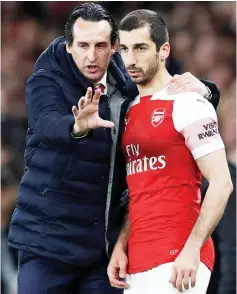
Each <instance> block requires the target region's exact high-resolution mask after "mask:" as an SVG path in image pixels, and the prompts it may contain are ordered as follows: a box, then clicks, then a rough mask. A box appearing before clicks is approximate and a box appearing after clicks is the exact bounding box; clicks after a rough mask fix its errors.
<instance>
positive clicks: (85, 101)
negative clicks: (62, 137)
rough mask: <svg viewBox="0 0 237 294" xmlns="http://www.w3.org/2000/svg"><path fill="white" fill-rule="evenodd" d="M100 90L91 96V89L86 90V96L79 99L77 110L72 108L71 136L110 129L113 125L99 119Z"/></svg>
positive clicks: (74, 107)
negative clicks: (72, 124)
mask: <svg viewBox="0 0 237 294" xmlns="http://www.w3.org/2000/svg"><path fill="white" fill-rule="evenodd" d="M100 94H101V91H100V89H98V90H96V91H95V93H94V95H93V96H92V88H90V87H89V88H88V89H87V91H86V95H85V96H83V97H81V99H80V100H79V102H78V109H77V108H76V106H73V107H72V112H73V115H74V118H75V124H74V126H73V131H72V133H73V135H75V136H80V135H83V134H85V133H87V132H88V131H89V130H91V129H96V128H100V127H104V128H112V127H114V123H113V122H111V121H108V120H103V119H102V118H100V117H99V112H98V110H99V101H100Z"/></svg>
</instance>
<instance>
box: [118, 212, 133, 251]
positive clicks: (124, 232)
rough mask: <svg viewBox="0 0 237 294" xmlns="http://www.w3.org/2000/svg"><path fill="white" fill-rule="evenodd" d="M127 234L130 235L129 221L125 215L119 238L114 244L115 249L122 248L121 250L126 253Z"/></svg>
mask: <svg viewBox="0 0 237 294" xmlns="http://www.w3.org/2000/svg"><path fill="white" fill-rule="evenodd" d="M129 234H130V221H129V218H128V213H127V214H126V216H125V218H124V224H123V227H122V229H121V231H120V234H119V237H118V240H117V242H116V245H115V247H117V248H122V249H123V250H125V251H126V249H127V245H128V238H129Z"/></svg>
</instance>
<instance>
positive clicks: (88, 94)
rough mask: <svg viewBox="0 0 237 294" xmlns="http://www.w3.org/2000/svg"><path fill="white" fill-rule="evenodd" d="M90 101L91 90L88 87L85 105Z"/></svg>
mask: <svg viewBox="0 0 237 294" xmlns="http://www.w3.org/2000/svg"><path fill="white" fill-rule="evenodd" d="M91 100H92V88H91V87H88V88H87V91H86V95H85V105H88V104H90V103H91Z"/></svg>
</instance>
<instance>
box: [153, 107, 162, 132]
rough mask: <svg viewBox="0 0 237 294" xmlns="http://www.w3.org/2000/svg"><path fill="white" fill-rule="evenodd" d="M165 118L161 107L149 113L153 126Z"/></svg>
mask: <svg viewBox="0 0 237 294" xmlns="http://www.w3.org/2000/svg"><path fill="white" fill-rule="evenodd" d="M164 118H165V109H163V108H157V109H155V110H154V111H153V112H152V115H151V123H152V125H153V127H155V128H156V127H157V126H159V125H160V124H162V122H163V120H164Z"/></svg>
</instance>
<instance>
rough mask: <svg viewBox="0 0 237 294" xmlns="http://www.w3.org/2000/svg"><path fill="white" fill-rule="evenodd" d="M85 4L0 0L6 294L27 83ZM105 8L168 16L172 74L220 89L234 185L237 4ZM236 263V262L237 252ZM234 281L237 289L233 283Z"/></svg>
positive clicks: (12, 275) (12, 269)
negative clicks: (45, 52)
mask: <svg viewBox="0 0 237 294" xmlns="http://www.w3.org/2000/svg"><path fill="white" fill-rule="evenodd" d="M81 3H83V2H82V1H80V2H72V1H67V2H66V1H60V2H57V1H52V2H51V1H41V2H40V1H36V2H35V1H34V2H33V1H32V2H31V1H25V2H24V1H18V2H15V1H6V2H1V19H2V26H1V28H2V52H1V54H2V59H1V77H2V84H1V94H2V95H1V106H2V108H1V117H2V119H1V127H2V128H1V130H2V136H1V144H2V145H1V146H2V148H1V167H2V173H1V195H2V196H1V201H2V207H1V215H2V221H1V236H2V279H1V281H2V286H3V290H4V292H3V293H5V294H14V293H15V292H14V291H15V279H16V272H17V267H16V259H17V257H16V255H15V252H12V251H9V249H8V248H7V243H6V242H5V241H6V237H7V231H8V224H9V219H10V217H11V214H12V211H13V208H14V205H15V201H16V196H17V189H18V184H19V181H20V178H21V176H22V174H23V170H24V162H23V154H24V147H25V135H26V129H27V117H26V112H25V103H24V85H25V81H26V80H27V78H28V77H29V76H30V75H31V73H32V71H33V66H34V63H35V61H36V59H37V57H38V56H39V54H40V53H41V52H42V51H43V50H44V49H45V48H46V47H47V46H48V45H49V43H50V42H51V41H52V40H53V39H54V38H56V37H58V36H61V35H63V29H64V24H65V21H66V19H67V17H68V15H69V13H70V12H71V10H72V9H73V8H74V7H75V6H77V5H79V4H81ZM99 3H101V4H102V5H103V6H104V7H106V8H107V9H108V10H109V11H110V12H111V13H112V14H113V15H114V17H115V19H116V20H117V21H118V22H119V20H120V19H121V18H122V17H123V16H124V15H125V14H126V13H128V12H130V11H132V10H135V9H140V8H145V9H151V10H155V11H157V12H160V13H161V14H162V15H163V16H164V17H165V20H166V22H167V25H168V28H169V32H170V42H171V57H170V60H169V70H170V73H171V74H176V73H182V72H185V71H189V72H191V73H192V74H194V75H195V76H196V77H198V78H203V79H209V80H211V81H213V82H215V83H216V85H217V86H218V88H219V89H220V91H221V101H220V104H219V106H218V116H219V124H220V131H221V135H222V138H223V140H224V142H225V145H226V150H227V156H228V160H229V164H230V166H231V168H232V171H231V172H232V178H233V181H234V183H235V182H236V179H235V173H236V2H235V1H227V2H224V1H223V2H222V1H213V2H212V1H210V2H179V1H177V2H169V1H164V2H162V1H159V2H158V1H157V2H156V1H154V2H149V1H132V2H130V1H123V2H120V1H118V2H112V1H111V2H99ZM233 194H234V195H233V197H232V199H231V205H230V206H231V208H232V210H231V209H229V208H227V209H229V210H228V216H226V215H225V218H224V221H225V224H227V226H226V227H225V226H224V228H233V229H234V231H232V233H231V236H232V239H231V240H232V241H233V242H234V243H235V232H236V230H235V226H236V213H235V192H234V193H233ZM233 206H234V208H233ZM219 227H221V226H219ZM219 227H218V229H219ZM218 229H217V231H216V232H215V234H216V237H215V234H214V239H216V243H217V245H216V246H217V264H218V260H219V261H220V260H221V257H222V255H221V251H220V250H219V249H218V240H219V238H220V237H219V235H218V234H221V233H220V232H221V229H220V231H218ZM227 230H228V229H227ZM227 238H228V237H227ZM227 243H228V242H227ZM228 244H229V243H228ZM232 257H233V258H232V260H234V263H235V252H234V253H233V256H232ZM234 267H235V266H234ZM217 270H218V273H217V274H218V275H219V276H215V279H214V280H213V282H212V286H211V287H210V290H209V293H213V294H214V293H217V290H216V289H217V287H218V281H219V280H220V279H221V275H222V274H223V273H224V272H225V271H224V270H223V269H220V268H218V269H217ZM231 283H234V280H232V281H231ZM234 287H235V286H234ZM211 288H212V290H211ZM213 289H214V290H213ZM220 293H222V294H225V293H232V292H220ZM233 293H235V292H233Z"/></svg>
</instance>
